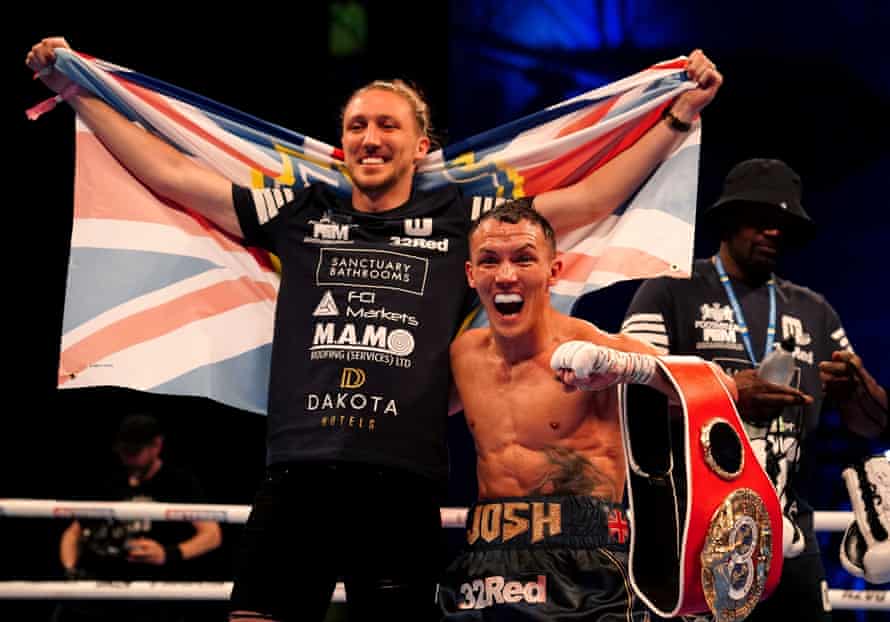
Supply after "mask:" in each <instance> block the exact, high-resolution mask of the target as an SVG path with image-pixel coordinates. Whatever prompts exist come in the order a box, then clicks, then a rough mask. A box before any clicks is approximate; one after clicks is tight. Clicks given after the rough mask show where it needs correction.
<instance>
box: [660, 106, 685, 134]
mask: <svg viewBox="0 0 890 622" xmlns="http://www.w3.org/2000/svg"><path fill="white" fill-rule="evenodd" d="M661 118H662V119H667V120H668V127H670V128H671V129H672V130H676V131H678V132H688V131H689V130H691V129H692V123H689V122H687V121H683V120H681V119H679V118H678V117H677V116H676V115H675V114H674V113H673V112H671V109H670V108H665V109H664V112H662V113H661Z"/></svg>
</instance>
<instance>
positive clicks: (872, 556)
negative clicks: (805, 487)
mask: <svg viewBox="0 0 890 622" xmlns="http://www.w3.org/2000/svg"><path fill="white" fill-rule="evenodd" d="M843 478H844V482H845V483H846V485H847V492H848V493H849V494H850V504H851V505H852V506H853V515H854V516H855V518H856V521H855V523H853V524H852V525H851V526H850V528H848V529H847V532H846V533H845V534H844V541H843V543H842V544H841V563H843V564H844V567H845V568H847V569H848V570H849V571H850V572H852V573H854V574H855V572H854V569H857V568H861V570H862V575H861V576H864V577H865V580H866V581H868V582H870V583H885V582H887V581H890V461H888V459H887V457H886V456H872V457H871V458H868V459H867V460H865V461H864V462H863V463H862V464H860V465H857V466H855V467H851V468H847V469H844V472H843ZM854 527H855V529H854Z"/></svg>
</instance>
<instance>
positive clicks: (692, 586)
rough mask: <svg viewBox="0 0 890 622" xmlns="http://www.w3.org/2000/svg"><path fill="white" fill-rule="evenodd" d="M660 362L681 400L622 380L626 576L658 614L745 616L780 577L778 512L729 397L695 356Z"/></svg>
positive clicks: (720, 619)
mask: <svg viewBox="0 0 890 622" xmlns="http://www.w3.org/2000/svg"><path fill="white" fill-rule="evenodd" d="M658 364H659V366H660V367H661V369H662V370H663V371H664V372H665V373H666V375H667V377H668V378H669V379H670V381H671V383H672V384H673V386H674V388H675V389H676V391H677V393H678V394H679V398H680V402H681V403H680V404H669V403H668V398H667V396H665V395H663V394H662V393H660V392H658V391H656V390H654V389H652V388H650V387H648V386H645V385H638V384H627V385H623V389H622V391H621V425H622V428H623V430H622V431H623V438H624V447H625V455H626V461H627V482H628V495H629V498H630V509H631V513H632V516H631V541H630V563H629V568H630V579H631V584H632V585H633V588H634V591H635V592H636V593H637V595H639V597H640V598H641V599H642V600H643V601H644V602H645V603H646V605H648V606H649V608H651V609H652V610H653V611H655V612H656V613H657V614H658V615H660V616H663V617H673V616H679V615H691V614H696V613H704V612H706V611H710V612H711V613H713V614H714V615H715V616H716V622H724V621H735V620H743V619H745V617H747V616H748V614H749V613H751V610H752V609H753V608H754V606H755V605H756V604H757V603H758V602H759V601H760V600H761V599H763V598H765V597H766V596H768V595H769V594H770V593H771V592H772V591H773V590H774V589H775V587H776V585H777V584H778V583H779V578H780V576H781V574H782V512H781V508H780V505H779V499H778V497H777V495H776V491H775V489H774V488H773V486H772V484H771V483H770V480H769V478H768V477H767V475H766V473H765V472H764V470H763V468H762V467H761V466H760V464H759V463H758V462H757V458H756V457H755V455H754V452H753V450H752V449H751V445H750V444H749V442H748V439H747V437H746V436H745V431H744V428H743V427H742V422H741V420H740V419H739V416H738V413H737V412H736V409H735V404H734V403H733V400H732V397H731V396H730V394H729V392H728V391H727V390H726V388H725V387H724V386H723V383H722V382H721V381H720V379H719V377H718V376H717V373H716V372H715V371H714V369H712V368H711V366H710V365H708V364H707V363H706V362H705V361H704V360H702V359H701V358H699V357H694V356H666V357H660V358H659V359H658Z"/></svg>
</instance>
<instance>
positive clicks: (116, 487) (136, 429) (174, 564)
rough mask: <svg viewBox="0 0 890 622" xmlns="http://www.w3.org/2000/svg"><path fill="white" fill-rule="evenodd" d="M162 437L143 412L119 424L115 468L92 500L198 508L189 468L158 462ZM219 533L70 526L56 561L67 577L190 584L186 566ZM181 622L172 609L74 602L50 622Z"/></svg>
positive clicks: (201, 525) (214, 529) (188, 526)
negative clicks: (159, 502) (130, 621)
mask: <svg viewBox="0 0 890 622" xmlns="http://www.w3.org/2000/svg"><path fill="white" fill-rule="evenodd" d="M163 447H164V436H163V434H162V432H161V427H160V425H159V423H158V420H157V419H156V418H154V417H153V416H151V415H147V414H131V415H127V416H126V417H124V418H123V420H122V421H121V424H120V428H119V429H118V432H117V435H116V437H115V441H114V445H113V449H114V453H115V454H116V455H117V458H118V460H119V468H118V469H117V470H116V471H115V472H114V473H112V474H111V475H110V477H109V478H108V480H107V481H105V482H102V483H101V484H100V485H99V487H98V489H97V490H96V494H95V497H96V498H97V499H99V500H105V501H109V500H112V501H164V502H168V503H202V502H204V493H203V490H202V488H201V485H200V483H199V482H198V479H197V477H196V476H195V475H194V473H192V471H190V470H189V469H187V468H185V467H182V466H177V465H172V464H170V463H168V462H167V461H166V460H164V459H163V458H162V457H161V453H162V450H163ZM221 544H222V532H221V530H220V527H219V524H218V523H216V522H213V521H195V522H191V523H189V522H179V521H153V520H150V519H141V520H131V521H119V520H113V519H108V520H102V519H83V520H75V521H73V522H72V523H71V524H70V525H69V526H68V528H67V529H65V531H64V533H63V534H62V539H61V542H60V547H59V557H60V560H61V562H62V566H63V568H64V570H65V575H66V576H67V577H69V578H77V579H98V580H115V581H136V580H144V581H171V580H177V579H178V580H182V579H185V578H192V577H193V576H194V573H193V571H192V563H193V562H192V560H194V559H196V558H198V557H200V556H202V555H205V554H206V553H209V552H210V551H213V550H214V549H217V548H219V546H220V545H221ZM122 619H126V620H138V621H140V622H142V621H145V622H149V621H151V622H169V621H172V620H179V619H181V614H179V613H177V608H176V606H175V605H166V604H148V603H126V602H110V603H101V602H94V601H80V602H76V603H70V604H66V605H63V606H61V607H59V609H58V610H57V611H56V613H55V617H54V620H55V622H78V621H81V620H83V621H84V622H87V621H96V622H100V621H104V620H122Z"/></svg>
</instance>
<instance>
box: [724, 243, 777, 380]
mask: <svg viewBox="0 0 890 622" xmlns="http://www.w3.org/2000/svg"><path fill="white" fill-rule="evenodd" d="M713 262H714V266H715V267H716V268H717V275H718V276H719V277H720V283H721V284H722V285H723V289H724V290H726V297H727V298H729V304H730V305H732V312H733V313H734V314H735V319H736V322H738V324H739V328H740V329H741V330H742V342H743V343H744V344H745V350H747V351H748V358H749V359H751V362H752V363H754V367H757V365H758V363H757V359H755V358H754V348H753V347H751V335H750V334H749V333H748V325H747V324H745V316H744V315H742V307H741V306H740V305H739V301H738V299H736V297H735V292H734V291H733V290H732V283H730V281H729V275H727V274H726V270H725V269H724V268H723V262H722V261H721V260H720V255H719V254H717V255H714V258H713ZM766 286H767V289H768V290H769V325H768V326H767V327H766V347H765V348H764V351H763V357H764V358H766V357H767V355H768V354H769V353H770V352H772V351H773V343H774V342H775V340H776V277H775V275H773V274H771V275H770V277H769V281H767V282H766Z"/></svg>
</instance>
